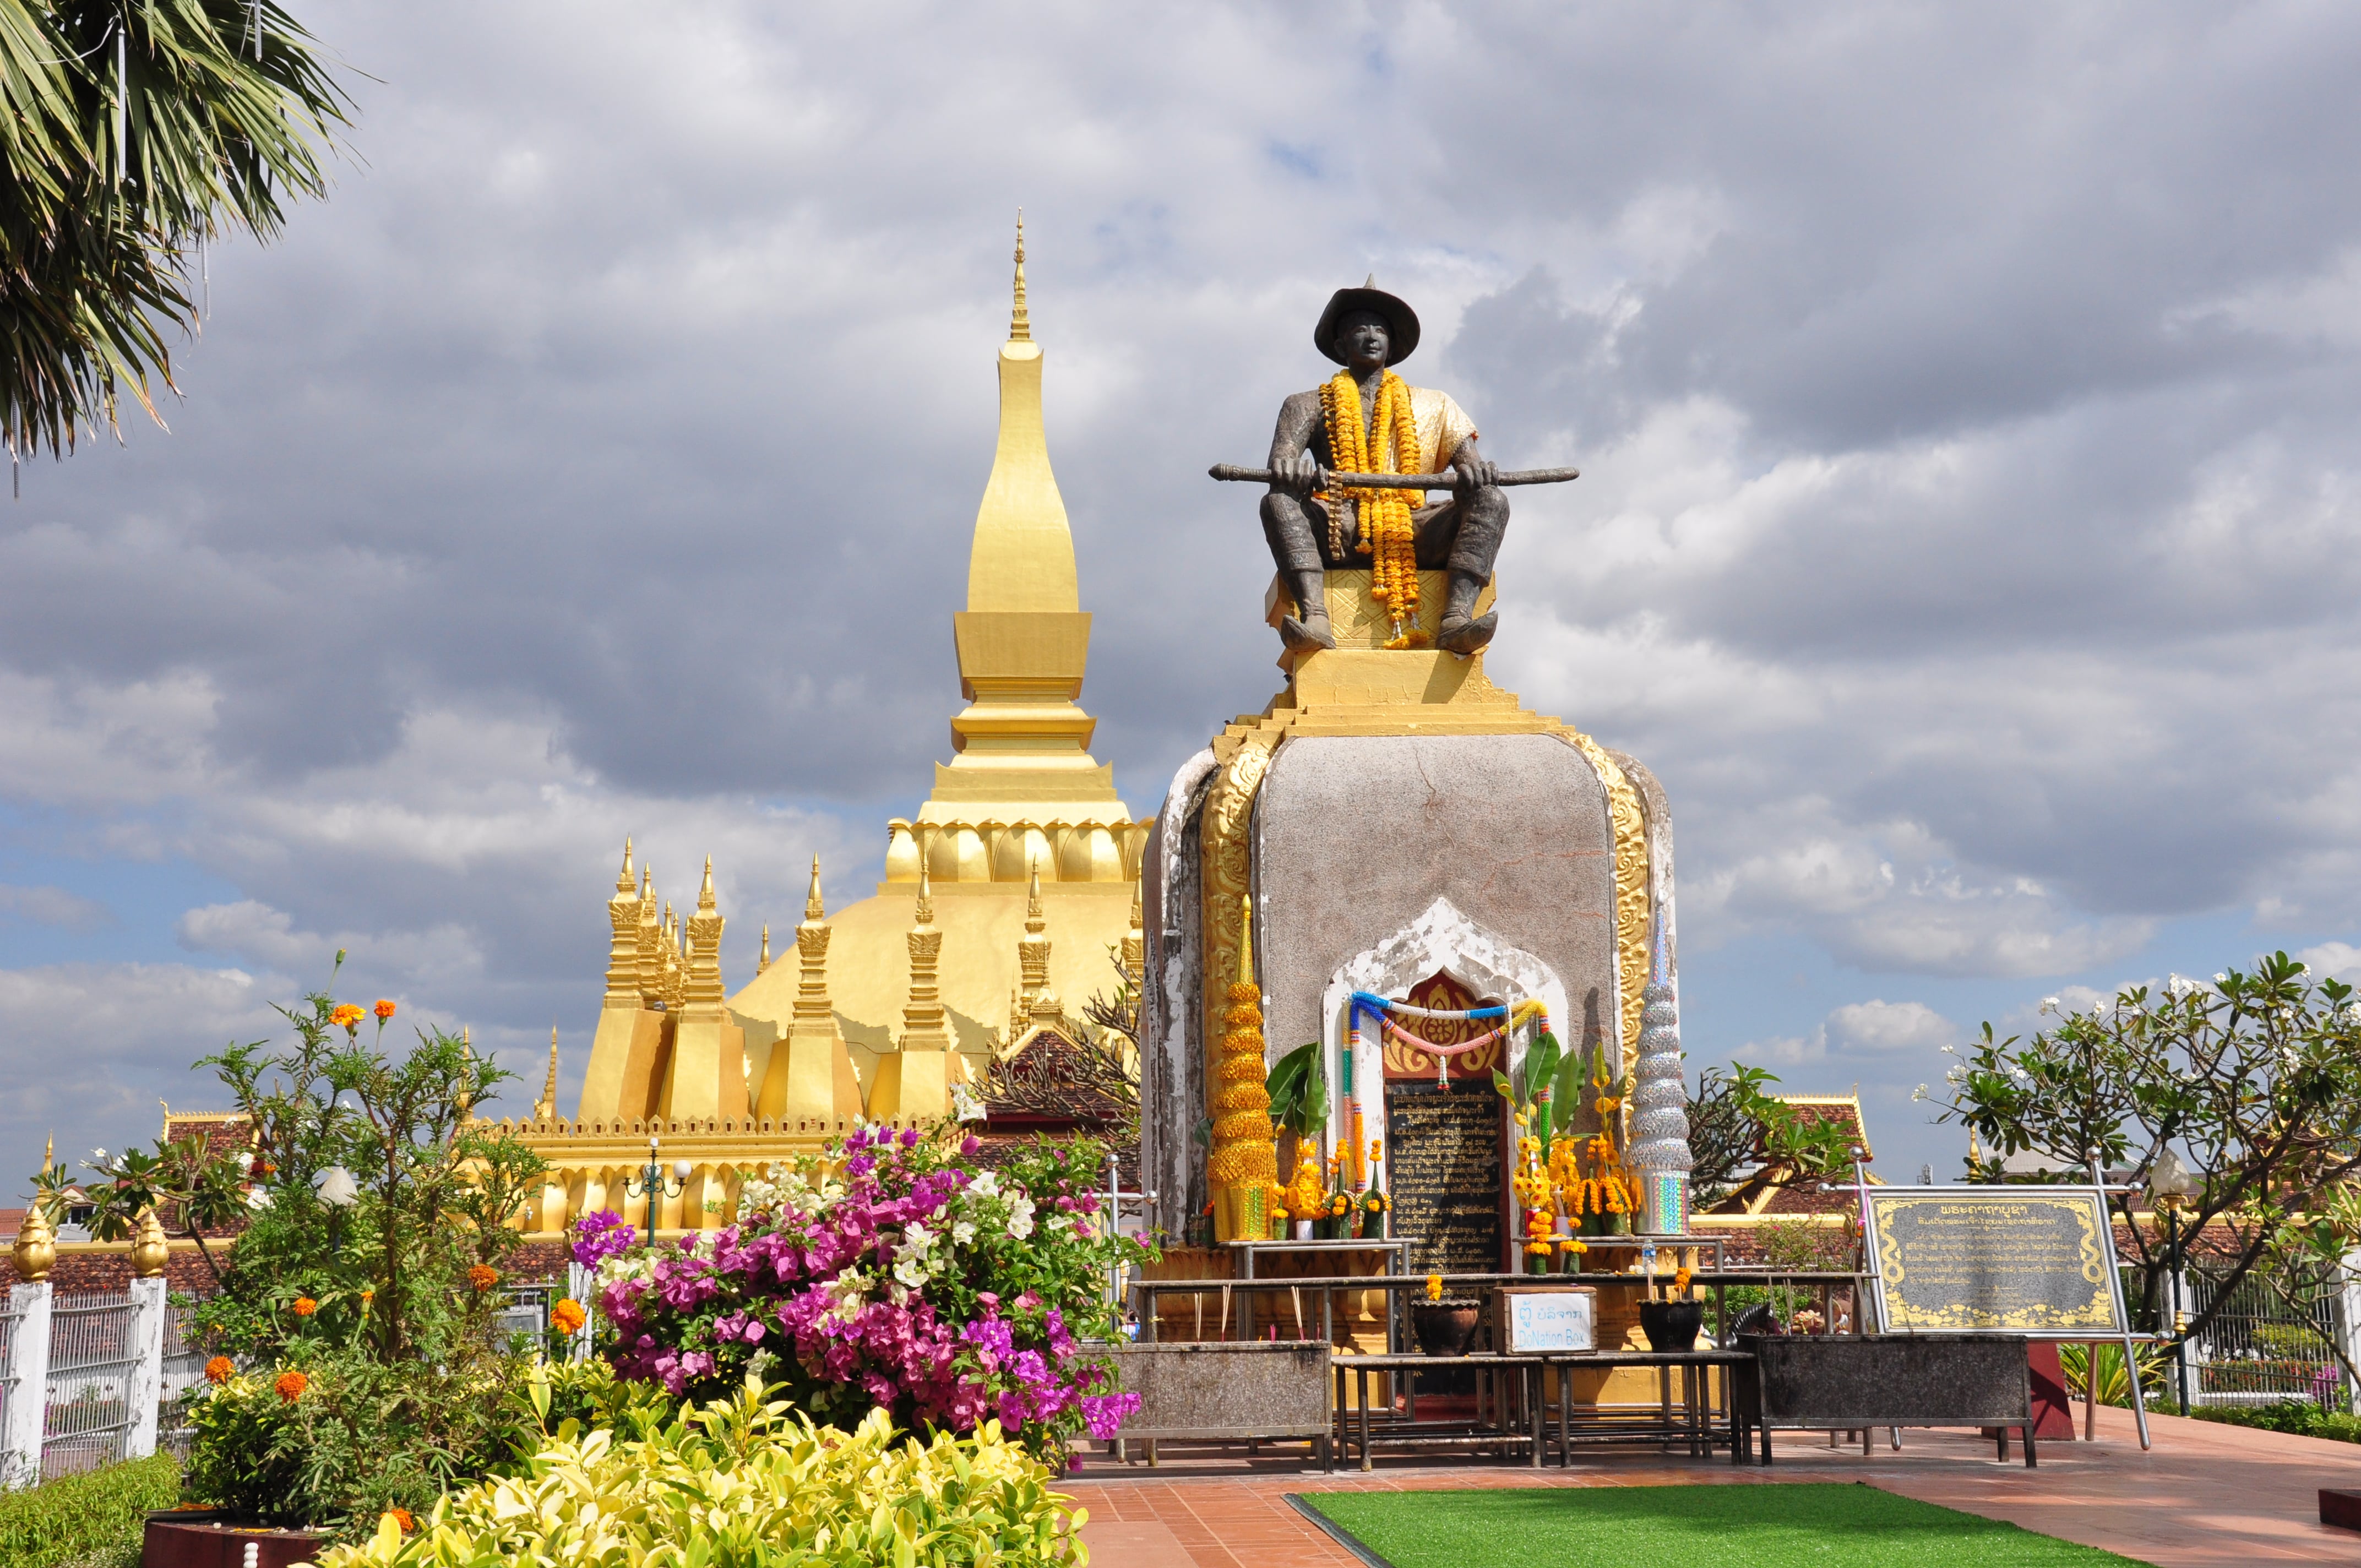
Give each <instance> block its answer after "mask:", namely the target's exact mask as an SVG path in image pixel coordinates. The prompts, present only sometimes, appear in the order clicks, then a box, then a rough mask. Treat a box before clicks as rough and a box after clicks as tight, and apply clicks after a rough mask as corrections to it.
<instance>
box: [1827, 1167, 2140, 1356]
mask: <svg viewBox="0 0 2361 1568" xmlns="http://www.w3.org/2000/svg"><path fill="white" fill-rule="evenodd" d="M1869 1211H1870V1223H1871V1226H1872V1232H1873V1234H1872V1243H1873V1245H1874V1248H1875V1256H1876V1267H1877V1271H1878V1275H1879V1278H1880V1281H1881V1283H1882V1284H1883V1288H1884V1319H1885V1321H1884V1329H1885V1332H1888V1333H1909V1332H1914V1331H1932V1330H1949V1331H1952V1332H1960V1331H1965V1332H1986V1333H2020V1334H2024V1333H2030V1334H2037V1335H2045V1336H2056V1337H2062V1338H2068V1339H2074V1338H2081V1337H2083V1336H2084V1335H2092V1336H2095V1335H2099V1334H2119V1333H2122V1332H2124V1324H2123V1320H2122V1318H2121V1317H2119V1316H2118V1315H2117V1313H2116V1310H2115V1292H2114V1285H2113V1282H2112V1281H2111V1280H2110V1278H2109V1272H2110V1270H2111V1269H2112V1268H2113V1267H2114V1234H2113V1233H2112V1231H2111V1229H2110V1227H2109V1222H2108V1219H2107V1215H2106V1212H2105V1210H2104V1208H2103V1205H2102V1204H2101V1202H2100V1200H2099V1195H2098V1194H2097V1193H2096V1192H2094V1191H2092V1190H2089V1189H2087V1188H2083V1189H2076V1188H2048V1187H1949V1188H1916V1189H1901V1190H1894V1189H1887V1190H1877V1189H1874V1188H1872V1190H1871V1191H1870V1194H1869Z"/></svg>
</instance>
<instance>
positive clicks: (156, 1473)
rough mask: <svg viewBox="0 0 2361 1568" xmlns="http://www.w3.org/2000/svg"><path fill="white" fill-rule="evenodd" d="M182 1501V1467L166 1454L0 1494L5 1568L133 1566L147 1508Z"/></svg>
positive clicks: (0, 1556) (0, 1549)
mask: <svg viewBox="0 0 2361 1568" xmlns="http://www.w3.org/2000/svg"><path fill="white" fill-rule="evenodd" d="M180 1498H181V1466H180V1464H179V1462H178V1461H176V1460H175V1459H173V1457H172V1456H171V1455H170V1454H169V1453H159V1454H154V1455H152V1456H150V1457H148V1458H147V1459H133V1460H128V1461H126V1462H125V1463H124V1464H109V1465H106V1466H105V1467H104V1468H102V1469H98V1470H93V1471H89V1472H87V1473H85V1474H83V1475H61V1476H60V1477H58V1479H56V1480H54V1481H44V1482H42V1483H41V1484H40V1485H39V1486H28V1487H27V1488H26V1489H25V1490H23V1491H21V1492H0V1568H63V1565H66V1564H75V1563H92V1564H104V1565H105V1568H115V1565H116V1564H118V1563H119V1564H124V1565H126V1568H128V1565H130V1564H135V1563H137V1562H138V1561H139V1539H140V1535H141V1533H142V1529H143V1526H144V1524H145V1520H146V1516H147V1513H148V1509H150V1508H170V1507H171V1506H172V1505H173V1504H174V1503H176V1502H178V1501H180Z"/></svg>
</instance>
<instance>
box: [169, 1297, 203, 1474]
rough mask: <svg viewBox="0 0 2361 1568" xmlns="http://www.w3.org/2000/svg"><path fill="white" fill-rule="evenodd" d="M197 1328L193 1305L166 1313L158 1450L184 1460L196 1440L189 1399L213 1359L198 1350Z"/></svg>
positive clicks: (195, 1312) (194, 1306) (177, 1307)
mask: <svg viewBox="0 0 2361 1568" xmlns="http://www.w3.org/2000/svg"><path fill="white" fill-rule="evenodd" d="M196 1328H197V1309H196V1304H195V1303H194V1302H192V1303H190V1304H189V1305H188V1306H185V1307H182V1306H174V1307H171V1308H170V1309H169V1310H166V1312H165V1314H164V1379H163V1390H164V1391H163V1395H162V1397H161V1399H160V1401H159V1405H158V1408H157V1411H156V1446H157V1447H158V1448H159V1449H162V1450H163V1451H165V1452H166V1453H172V1454H175V1455H177V1456H179V1457H180V1458H182V1459H186V1458H187V1457H188V1456H189V1444H190V1442H192V1441H193V1440H194V1438H195V1436H196V1429H195V1428H194V1427H192V1426H191V1425H190V1424H189V1415H188V1400H187V1398H186V1395H187V1394H188V1391H189V1390H190V1389H192V1388H194V1387H198V1386H199V1385H201V1384H203V1382H204V1380H205V1363H206V1362H207V1361H208V1360H210V1359H211V1357H209V1356H207V1355H206V1354H205V1353H204V1352H203V1350H202V1349H200V1348H198V1346H197V1343H196V1338H195V1336H196Z"/></svg>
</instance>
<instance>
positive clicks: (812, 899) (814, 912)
mask: <svg viewBox="0 0 2361 1568" xmlns="http://www.w3.org/2000/svg"><path fill="white" fill-rule="evenodd" d="M921 874H924V873H923V872H922V873H921ZM827 914H828V907H827V905H823V904H822V903H821V902H820V897H819V857H818V855H814V856H813V857H812V880H811V891H810V892H809V893H807V894H805V895H804V918H805V919H807V920H818V919H822V918H824V917H825V916H827Z"/></svg>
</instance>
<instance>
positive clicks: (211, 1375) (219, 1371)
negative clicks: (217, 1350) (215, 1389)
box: [205, 1355, 237, 1383]
mask: <svg viewBox="0 0 2361 1568" xmlns="http://www.w3.org/2000/svg"><path fill="white" fill-rule="evenodd" d="M236 1375H237V1363H236V1362H235V1361H232V1360H231V1359H230V1358H229V1357H228V1356H226V1355H216V1356H214V1358H213V1359H212V1360H211V1361H208V1362H206V1363H205V1381H206V1382H208V1383H226V1382H228V1381H229V1380H230V1379H231V1378H232V1377H234V1376H236Z"/></svg>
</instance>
